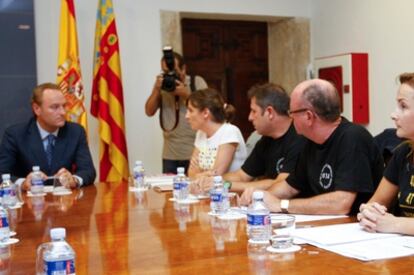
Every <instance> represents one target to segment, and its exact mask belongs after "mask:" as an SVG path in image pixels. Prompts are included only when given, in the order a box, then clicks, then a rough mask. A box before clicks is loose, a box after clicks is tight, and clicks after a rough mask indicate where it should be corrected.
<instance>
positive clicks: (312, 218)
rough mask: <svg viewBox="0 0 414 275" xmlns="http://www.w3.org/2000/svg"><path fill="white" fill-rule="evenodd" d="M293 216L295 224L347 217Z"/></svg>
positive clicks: (344, 216)
mask: <svg viewBox="0 0 414 275" xmlns="http://www.w3.org/2000/svg"><path fill="white" fill-rule="evenodd" d="M293 216H295V221H296V222H310V221H320V220H331V219H339V218H346V217H348V216H347V215H299V214H293Z"/></svg>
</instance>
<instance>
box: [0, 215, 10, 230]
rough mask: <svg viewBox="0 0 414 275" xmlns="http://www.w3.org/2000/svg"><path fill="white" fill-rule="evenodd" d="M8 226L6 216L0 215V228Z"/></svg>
mask: <svg viewBox="0 0 414 275" xmlns="http://www.w3.org/2000/svg"><path fill="white" fill-rule="evenodd" d="M4 227H9V220H8V219H7V217H2V218H1V219H0V228H4Z"/></svg>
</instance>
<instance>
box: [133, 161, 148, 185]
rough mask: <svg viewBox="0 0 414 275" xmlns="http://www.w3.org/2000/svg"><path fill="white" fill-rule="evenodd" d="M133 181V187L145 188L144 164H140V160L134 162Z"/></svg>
mask: <svg viewBox="0 0 414 275" xmlns="http://www.w3.org/2000/svg"><path fill="white" fill-rule="evenodd" d="M133 171H134V182H135V187H136V188H138V189H145V188H146V185H145V171H144V165H143V164H142V161H140V160H137V161H136V162H135V166H134V170H133Z"/></svg>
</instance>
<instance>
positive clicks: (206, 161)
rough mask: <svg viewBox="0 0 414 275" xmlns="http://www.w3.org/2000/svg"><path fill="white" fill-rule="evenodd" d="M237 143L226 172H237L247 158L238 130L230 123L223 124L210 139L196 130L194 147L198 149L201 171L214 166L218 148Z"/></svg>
mask: <svg viewBox="0 0 414 275" xmlns="http://www.w3.org/2000/svg"><path fill="white" fill-rule="evenodd" d="M227 143H237V144H238V145H237V149H236V152H235V153H234V156H233V161H232V163H231V165H230V167H229V170H228V172H231V171H236V170H238V169H239V168H240V167H241V165H242V164H243V163H244V161H245V159H246V157H247V151H246V145H245V143H244V139H243V136H242V134H241V132H240V130H239V128H238V127H237V126H235V125H233V124H230V123H224V124H223V125H221V126H220V128H219V129H218V130H217V131H216V132H215V133H214V134H213V135H212V136H211V137H210V138H207V135H206V133H204V132H203V131H200V130H198V131H197V133H196V138H195V142H194V146H195V147H196V148H197V149H198V151H199V154H198V164H199V167H200V168H201V169H203V170H210V169H212V168H213V166H214V162H215V161H216V156H217V152H218V148H219V146H220V145H222V144H227Z"/></svg>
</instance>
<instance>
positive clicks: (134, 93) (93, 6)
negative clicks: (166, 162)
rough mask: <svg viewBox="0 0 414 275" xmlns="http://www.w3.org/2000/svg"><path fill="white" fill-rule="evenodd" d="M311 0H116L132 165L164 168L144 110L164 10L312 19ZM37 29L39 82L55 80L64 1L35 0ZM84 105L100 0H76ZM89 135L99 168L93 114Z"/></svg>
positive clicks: (154, 123)
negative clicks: (60, 17)
mask: <svg viewBox="0 0 414 275" xmlns="http://www.w3.org/2000/svg"><path fill="white" fill-rule="evenodd" d="M310 1H311V0H226V1H223V0H209V1H205V0H191V1H190V0H152V1H138V0H113V5H114V10H115V16H116V23H117V29H118V35H119V40H120V52H121V67H122V80H123V87H124V101H125V117H126V132H127V144H128V152H129V159H130V165H131V164H132V161H133V160H136V159H142V160H144V163H145V166H146V169H147V170H149V171H150V172H153V173H154V172H160V171H161V148H162V133H161V131H160V128H159V125H158V119H157V117H153V118H148V117H146V116H145V114H144V104H145V100H146V98H147V97H148V95H149V94H150V92H151V88H152V86H153V82H154V80H155V75H156V74H157V73H159V71H160V68H159V60H160V58H161V48H162V45H161V33H160V29H161V26H160V15H159V13H160V10H172V11H186V12H205V13H230V14H251V15H269V16H299V17H309V15H310ZM34 2H35V25H36V26H35V28H36V52H37V70H38V82H39V83H42V82H46V81H55V79H56V64H57V52H58V50H57V49H58V30H59V14H60V1H58V0H36V1H34ZM75 7H76V16H77V24H78V25H77V26H78V41H79V48H80V49H79V50H80V60H81V67H82V76H83V82H84V86H85V93H86V105H87V108H88V109H89V107H90V90H91V85H92V84H91V83H92V69H93V68H92V54H93V46H94V45H93V43H94V31H95V20H96V11H97V0H95V1H92V0H88V1H86V0H75ZM89 135H90V145H91V150H92V154H93V157H94V162H95V166H96V167H98V159H97V158H98V135H97V122H96V120H95V119H94V118H91V116H89Z"/></svg>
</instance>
